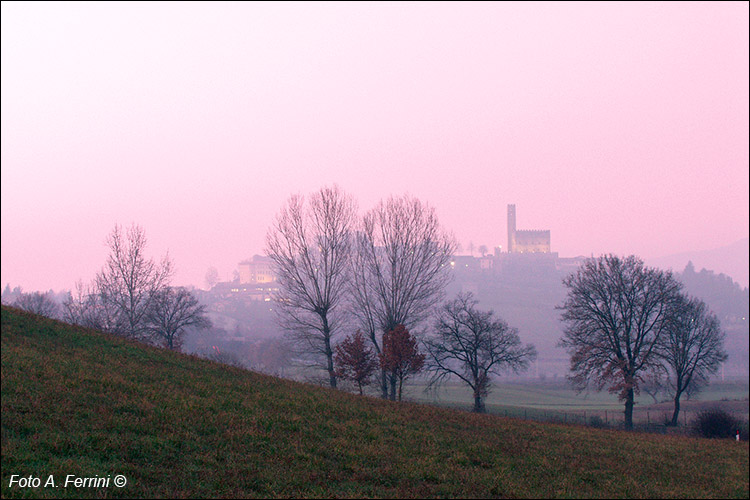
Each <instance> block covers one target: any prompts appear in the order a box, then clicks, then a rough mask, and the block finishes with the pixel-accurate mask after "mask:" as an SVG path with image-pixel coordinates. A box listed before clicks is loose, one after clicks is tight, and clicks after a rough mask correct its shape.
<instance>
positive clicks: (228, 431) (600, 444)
mask: <svg viewBox="0 0 750 500" xmlns="http://www.w3.org/2000/svg"><path fill="white" fill-rule="evenodd" d="M748 472H749V471H748V444H747V443H746V442H743V443H736V442H734V441H709V440H702V439H692V438H679V437H671V436H655V435H644V434H635V433H624V432H616V431H597V430H592V429H588V428H582V427H575V426H563V425H550V424H539V423H533V422H524V421H518V420H513V419H504V418H500V417H495V416H487V415H474V414H470V413H465V412H462V411H456V410H449V409H441V408H437V407H431V406H422V405H417V404H406V403H404V404H397V403H392V402H387V401H381V400H378V399H371V398H362V397H358V396H354V395H350V394H346V393H343V392H337V391H332V390H328V389H323V388H318V387H314V386H311V385H305V384H299V383H294V382H290V381H285V380H280V379H276V378H272V377H267V376H262V375H258V374H255V373H252V372H247V371H243V370H238V369H234V368H228V367H226V366H222V365H219V364H216V363H212V362H209V361H205V360H200V359H196V358H192V357H189V356H184V355H179V354H174V353H171V352H167V351H164V350H159V349H155V348H150V347H144V346H141V345H138V344H134V343H131V342H127V341H123V340H121V339H117V338H112V337H110V336H107V335H103V334H100V333H97V332H92V331H88V330H84V329H81V328H77V327H72V326H68V325H64V324H62V323H59V322H55V321H51V320H47V319H43V318H39V317H37V316H34V315H31V314H27V313H24V312H20V311H18V310H15V309H10V308H7V307H5V306H3V308H2V496H3V497H22V496H25V497H37V498H38V497H602V498H610V497H628V498H634V497H639V498H653V497H657V498H658V497H689V498H696V497H714V498H725V497H737V498H748ZM13 474H17V475H19V476H23V477H28V476H29V475H31V476H34V477H39V478H40V481H41V482H42V483H44V482H45V481H46V480H47V479H48V477H49V476H50V475H53V478H54V481H55V482H56V485H57V486H58V487H56V488H52V487H48V488H44V487H42V486H40V487H38V488H35V489H34V488H20V487H19V486H17V485H15V484H14V485H13V486H9V482H10V479H11V476H12V475H13ZM69 474H72V475H75V476H78V477H81V478H84V477H95V476H98V477H99V478H107V477H108V476H111V478H110V481H111V482H110V485H109V487H102V488H94V487H89V488H83V487H81V488H76V487H73V486H69V487H67V488H64V487H63V483H64V481H65V477H66V475H69ZM118 474H122V475H124V476H125V477H126V478H127V485H126V486H125V487H124V488H117V487H115V486H114V485H113V484H112V482H114V479H113V478H114V477H115V476H116V475H118Z"/></svg>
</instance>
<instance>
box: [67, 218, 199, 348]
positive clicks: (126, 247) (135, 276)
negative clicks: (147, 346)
mask: <svg viewBox="0 0 750 500" xmlns="http://www.w3.org/2000/svg"><path fill="white" fill-rule="evenodd" d="M106 244H107V247H108V248H109V250H110V254H109V256H108V257H107V261H106V263H105V265H104V267H103V268H102V270H101V271H100V272H99V273H97V275H96V278H95V279H94V282H93V284H92V285H88V286H86V285H84V284H83V282H81V281H79V282H78V283H77V284H76V290H75V293H71V294H70V295H69V297H68V299H67V300H66V301H65V302H64V303H63V315H62V316H63V320H65V321H67V322H69V323H73V324H78V325H81V326H86V327H89V328H95V329H97V330H101V331H105V332H109V333H113V334H116V335H121V336H124V337H128V338H131V339H135V340H140V341H148V342H157V343H159V344H162V345H163V346H165V347H167V348H169V349H172V350H176V349H179V347H180V344H181V340H182V337H183V335H184V333H185V332H186V329H187V328H189V327H194V328H208V327H209V326H210V321H209V320H208V318H207V317H206V309H205V306H203V305H201V304H199V303H198V300H197V299H196V298H195V297H194V296H193V294H192V293H190V291H188V290H187V289H185V288H183V287H177V288H175V287H171V286H170V279H171V277H172V273H173V264H172V262H171V260H170V259H169V257H168V256H165V257H163V258H162V259H161V261H159V262H157V261H155V260H154V259H152V258H147V257H146V255H145V251H146V246H147V240H146V234H145V231H144V230H143V228H141V227H140V226H138V225H136V224H133V225H132V226H131V227H130V228H128V229H127V231H125V232H123V229H122V228H121V227H120V226H119V225H115V227H114V229H113V231H112V233H110V234H109V235H108V237H107V240H106Z"/></svg>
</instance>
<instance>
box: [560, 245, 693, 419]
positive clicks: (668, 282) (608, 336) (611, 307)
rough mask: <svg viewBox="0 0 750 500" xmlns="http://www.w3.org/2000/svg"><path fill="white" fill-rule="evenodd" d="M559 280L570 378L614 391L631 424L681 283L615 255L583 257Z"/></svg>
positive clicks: (563, 343)
mask: <svg viewBox="0 0 750 500" xmlns="http://www.w3.org/2000/svg"><path fill="white" fill-rule="evenodd" d="M563 283H564V285H565V286H566V287H567V288H568V295H567V298H566V300H565V302H564V303H563V304H562V305H561V306H558V309H562V311H563V314H562V319H563V321H564V322H565V323H566V326H565V331H564V334H563V338H562V340H561V341H560V345H561V346H563V347H565V348H566V349H567V350H568V352H569V353H570V355H571V359H570V366H571V372H572V376H571V380H572V381H573V382H574V384H575V385H577V386H578V387H579V388H585V387H586V386H587V385H588V384H589V383H590V382H594V383H595V384H596V386H597V388H598V389H602V388H603V387H604V386H608V389H609V391H610V392H618V393H619V397H620V399H621V400H623V401H625V426H626V428H628V429H631V428H632V427H633V405H634V399H635V394H636V393H637V391H638V390H639V387H638V383H639V381H640V379H641V378H642V376H644V375H645V374H647V373H649V372H652V371H653V370H654V369H656V368H655V367H656V366H658V364H659V363H660V361H661V360H660V359H659V357H658V351H657V347H658V346H659V343H660V342H661V340H662V337H663V336H664V335H665V334H666V331H667V330H668V328H669V326H670V321H669V315H670V311H671V310H672V309H673V305H674V303H675V301H676V300H678V297H679V292H680V288H681V284H680V283H679V282H677V281H676V280H675V279H674V278H673V277H672V274H671V273H670V272H665V271H661V270H659V269H652V268H647V267H645V266H644V264H643V261H642V260H641V259H639V258H638V257H635V256H630V257H627V258H625V259H620V258H619V257H617V256H613V255H607V256H603V257H599V258H598V259H589V260H587V261H586V262H584V263H583V265H582V266H581V267H580V268H579V269H578V270H577V271H576V272H575V273H573V274H571V275H570V276H568V277H567V278H565V279H564V280H563Z"/></svg>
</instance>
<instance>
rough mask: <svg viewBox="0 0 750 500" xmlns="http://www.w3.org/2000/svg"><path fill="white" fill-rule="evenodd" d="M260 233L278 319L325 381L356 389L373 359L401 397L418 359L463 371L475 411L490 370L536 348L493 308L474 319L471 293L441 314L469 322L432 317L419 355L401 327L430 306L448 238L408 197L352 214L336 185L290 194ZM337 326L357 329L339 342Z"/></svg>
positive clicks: (422, 321) (447, 275) (387, 391)
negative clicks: (270, 265)
mask: <svg viewBox="0 0 750 500" xmlns="http://www.w3.org/2000/svg"><path fill="white" fill-rule="evenodd" d="M266 242H267V244H266V253H267V255H268V256H269V257H270V258H271V259H272V260H273V262H274V264H275V270H276V274H277V277H278V281H279V293H278V295H277V296H276V303H277V312H278V317H279V319H280V321H281V324H282V325H283V326H284V327H285V329H286V330H287V331H288V332H289V333H290V334H291V336H292V337H293V338H294V340H295V341H296V345H297V346H298V347H299V348H300V353H301V354H303V355H308V356H310V357H311V358H312V359H313V360H314V361H316V362H317V363H318V366H321V367H322V368H324V369H325V370H326V371H327V373H328V379H329V384H330V386H331V387H336V386H337V378H341V377H344V378H350V379H351V380H354V381H355V382H356V383H357V384H358V387H359V388H360V391H361V389H362V385H363V384H366V383H368V382H369V380H370V377H371V375H372V373H373V371H375V370H377V369H378V368H379V370H380V373H379V375H380V376H379V380H378V382H379V385H380V392H381V395H382V397H384V398H390V399H394V400H395V399H396V397H397V396H398V398H399V399H400V396H401V392H402V386H403V382H404V380H405V379H406V378H407V377H408V376H409V375H410V374H413V373H415V372H416V371H419V370H421V369H422V367H423V366H424V367H425V368H426V369H427V370H428V371H431V372H432V373H433V376H434V378H435V381H436V382H439V381H441V380H443V379H445V377H447V376H449V375H458V376H459V377H461V378H462V379H464V380H471V381H472V382H471V384H470V386H471V387H472V389H474V391H475V395H477V396H476V397H477V398H478V399H476V401H477V403H476V407H475V409H477V410H478V411H481V409H483V403H482V398H483V397H484V395H486V393H487V391H488V387H489V376H490V375H491V374H493V373H497V371H498V370H499V368H500V367H501V366H503V367H508V366H509V367H511V368H513V369H521V368H523V367H525V366H526V365H527V364H528V362H529V361H530V360H532V359H533V356H534V355H535V351H534V350H533V347H527V348H521V347H519V345H520V341H518V336H517V332H515V331H512V330H511V329H510V328H509V327H507V325H504V324H503V325H500V324H499V323H498V322H493V321H492V320H491V315H492V313H491V312H490V313H489V316H487V315H486V314H485V315H484V316H482V317H481V318H479V316H481V314H480V313H479V312H478V311H476V309H475V308H474V306H475V305H476V302H475V301H474V302H472V299H471V298H470V297H463V298H460V299H459V302H457V303H454V304H452V305H449V306H446V307H447V309H446V311H445V314H447V315H450V314H451V313H453V314H455V315H456V317H458V315H460V314H461V313H465V315H468V316H470V317H472V318H474V317H475V316H476V318H474V319H476V321H474V323H472V324H457V323H455V322H453V323H452V327H453V330H452V332H451V331H448V330H449V329H450V327H449V326H448V323H449V320H447V319H446V320H445V322H444V323H443V324H438V325H436V326H437V334H436V336H435V337H434V338H432V339H430V340H429V341H427V340H426V339H425V340H424V341H423V345H424V346H425V348H426V349H427V355H425V354H421V353H420V352H419V348H418V341H417V338H416V337H414V336H412V335H411V334H410V333H409V331H410V330H414V329H415V328H418V327H420V326H425V325H426V323H427V321H426V320H427V319H428V317H429V316H430V315H431V314H433V313H436V308H437V306H438V305H439V304H440V302H441V301H442V299H443V298H444V290H445V287H446V285H447V284H448V283H449V281H450V279H451V277H452V276H451V271H450V265H449V263H450V259H451V256H452V255H453V253H454V252H455V249H456V243H455V239H454V238H453V236H452V235H450V234H448V233H447V232H445V231H444V230H443V229H442V228H441V226H440V224H439V222H438V218H437V214H436V213H435V210H434V209H433V208H432V207H430V206H429V205H427V204H425V203H423V202H421V201H420V200H418V199H416V198H413V197H411V196H408V195H407V196H401V197H394V196H392V197H390V198H389V199H387V200H383V201H381V202H380V203H379V204H378V205H376V206H375V207H374V208H373V209H371V210H369V211H368V212H366V213H365V214H364V216H363V217H362V218H361V219H360V218H358V217H357V207H356V204H355V203H354V201H353V200H352V198H351V197H349V196H348V195H346V194H345V193H344V192H343V191H342V190H341V189H339V188H338V187H336V186H334V187H326V188H323V189H321V190H319V191H318V192H316V193H314V194H313V195H312V196H310V198H309V199H308V200H305V198H304V197H302V196H300V195H295V196H292V197H291V198H290V199H289V200H288V202H287V203H286V204H285V205H284V206H283V207H282V209H281V211H280V212H279V214H278V215H277V217H276V220H275V222H274V224H273V226H272V227H271V228H270V229H269V232H268V234H267V239H266ZM451 308H452V309H451ZM459 310H460V311H459ZM482 321H484V322H485V323H486V324H485V323H482ZM479 323H482V324H481V326H478V325H479ZM472 328H474V330H472ZM344 330H349V331H354V330H357V333H356V334H353V335H350V336H348V337H347V338H346V339H345V340H344V341H343V342H342V343H341V344H340V345H339V346H338V347H337V346H336V343H335V340H334V336H335V335H336V334H337V333H338V332H340V331H344ZM471 335H474V337H475V338H474V341H473V342H474V343H473V344H472V345H471V346H470V347H468V348H467V349H469V350H471V349H473V352H471V353H467V354H465V355H460V354H458V353H457V351H456V348H455V347H449V346H450V342H451V341H453V342H458V343H459V344H461V343H462V339H463V338H464V337H468V336H471ZM363 338H367V339H368V340H369V342H368V344H367V345H366V346H365V344H364V343H363ZM441 349H442V350H441ZM370 350H373V352H370ZM466 363H469V365H470V366H465V365H466ZM337 365H338V366H337ZM472 384H473V385H472Z"/></svg>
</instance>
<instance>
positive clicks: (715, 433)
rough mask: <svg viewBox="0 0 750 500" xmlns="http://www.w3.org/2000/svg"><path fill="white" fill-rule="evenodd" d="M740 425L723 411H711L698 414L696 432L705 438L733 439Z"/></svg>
mask: <svg viewBox="0 0 750 500" xmlns="http://www.w3.org/2000/svg"><path fill="white" fill-rule="evenodd" d="M741 425H742V424H741V422H740V421H739V420H737V419H736V418H734V417H733V416H732V415H730V414H729V413H727V412H725V411H724V410H719V409H712V410H706V411H703V412H701V413H699V414H698V417H697V420H696V432H697V433H698V435H700V436H702V437H706V438H734V437H735V436H736V433H737V431H738V430H740V427H741Z"/></svg>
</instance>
